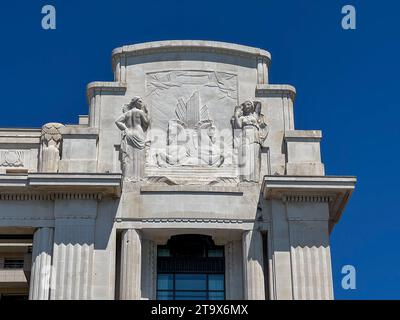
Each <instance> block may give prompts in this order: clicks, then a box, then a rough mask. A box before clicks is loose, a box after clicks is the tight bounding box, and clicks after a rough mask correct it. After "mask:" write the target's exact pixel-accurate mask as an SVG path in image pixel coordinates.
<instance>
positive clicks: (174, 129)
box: [116, 91, 268, 183]
mask: <svg viewBox="0 0 400 320" xmlns="http://www.w3.org/2000/svg"><path fill="white" fill-rule="evenodd" d="M116 125H117V127H118V128H119V129H120V130H121V131H122V142H121V154H122V167H123V175H124V177H125V180H128V181H134V182H136V181H139V180H142V179H143V178H144V177H145V165H146V162H149V163H153V162H154V163H156V165H157V166H158V167H163V168H165V167H167V168H168V167H180V166H187V167H216V168H218V167H221V166H222V165H223V164H224V161H225V156H224V152H223V150H221V148H220V147H219V146H218V144H217V143H216V142H217V138H218V137H217V135H216V134H217V132H216V126H215V121H213V120H212V119H210V114H209V109H208V107H207V105H205V104H204V105H202V103H201V99H200V94H199V92H198V91H194V92H193V93H192V95H191V96H190V97H189V98H188V99H187V100H185V99H184V98H183V97H180V98H179V99H178V100H177V104H176V107H175V119H172V120H169V121H168V128H167V138H166V142H165V144H166V146H165V148H159V149H157V151H156V152H155V153H153V155H152V154H151V153H148V152H146V150H145V149H146V147H150V144H151V141H150V140H148V138H147V131H148V128H149V125H150V118H149V112H148V109H147V107H146V105H145V104H144V102H143V100H142V98H141V97H134V98H133V99H132V100H131V102H130V103H129V104H128V105H126V106H125V107H124V108H123V114H122V115H121V116H120V118H118V119H117V121H116ZM231 125H232V129H233V130H232V131H231V132H232V135H233V140H232V141H233V149H234V150H236V151H237V157H238V160H237V161H235V163H238V167H239V177H240V179H241V181H244V182H255V183H257V182H259V173H260V161H261V159H260V158H261V157H260V154H261V145H262V144H263V142H264V141H265V139H266V137H267V135H268V127H267V125H266V123H265V120H264V115H263V114H262V113H261V103H260V102H258V101H252V100H247V101H245V102H243V103H242V104H241V105H239V106H237V107H235V108H234V116H233V117H232V118H231ZM155 132H157V131H155ZM154 138H159V137H156V136H154V135H153V140H154ZM222 149H223V148H222ZM146 154H147V157H146ZM150 158H154V159H150ZM221 178H222V177H221ZM153 181H154V180H153Z"/></svg>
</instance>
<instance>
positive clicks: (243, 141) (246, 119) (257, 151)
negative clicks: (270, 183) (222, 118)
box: [232, 100, 268, 182]
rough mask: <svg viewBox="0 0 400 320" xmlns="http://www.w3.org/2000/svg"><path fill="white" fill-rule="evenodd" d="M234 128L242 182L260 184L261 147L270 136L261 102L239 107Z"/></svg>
mask: <svg viewBox="0 0 400 320" xmlns="http://www.w3.org/2000/svg"><path fill="white" fill-rule="evenodd" d="M232 127H233V130H234V133H233V135H234V147H235V148H236V149H237V151H238V160H239V172H240V180H241V181H245V182H259V181H260V169H261V167H260V166H261V146H262V144H263V143H264V141H265V139H266V138H267V135H268V126H267V124H266V123H265V120H264V115H263V114H262V113H261V102H259V101H252V100H247V101H245V102H243V103H242V104H241V105H239V106H237V107H236V108H235V111H234V116H233V118H232Z"/></svg>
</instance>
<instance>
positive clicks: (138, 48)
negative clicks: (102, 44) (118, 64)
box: [112, 40, 271, 68]
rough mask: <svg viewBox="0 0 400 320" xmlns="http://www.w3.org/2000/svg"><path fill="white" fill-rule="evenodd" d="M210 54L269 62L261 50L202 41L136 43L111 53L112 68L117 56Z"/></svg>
mask: <svg viewBox="0 0 400 320" xmlns="http://www.w3.org/2000/svg"><path fill="white" fill-rule="evenodd" d="M177 51H185V52H191V51H192V52H212V53H222V54H230V55H237V56H248V57H255V58H256V57H261V58H264V59H266V60H267V63H268V64H269V63H270V61H271V54H270V53H269V52H268V51H266V50H263V49H259V48H254V47H249V46H244V45H238V44H233V43H226V42H219V41H204V40H169V41H155V42H146V43H138V44H134V45H127V46H123V47H119V48H116V49H114V50H113V51H112V61H113V68H114V67H115V61H116V60H117V58H118V56H121V55H125V56H133V55H146V54H151V53H160V52H162V53H166V52H177Z"/></svg>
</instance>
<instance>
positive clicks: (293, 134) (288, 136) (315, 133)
mask: <svg viewBox="0 0 400 320" xmlns="http://www.w3.org/2000/svg"><path fill="white" fill-rule="evenodd" d="M284 138H285V141H304V140H307V141H311V140H315V141H321V139H322V132H321V131H320V130H288V131H285V137H284Z"/></svg>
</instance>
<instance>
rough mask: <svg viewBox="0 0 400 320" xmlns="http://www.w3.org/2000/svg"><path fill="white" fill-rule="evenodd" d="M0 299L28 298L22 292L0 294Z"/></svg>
mask: <svg viewBox="0 0 400 320" xmlns="http://www.w3.org/2000/svg"><path fill="white" fill-rule="evenodd" d="M0 300H3V301H16V300H28V296H27V295H24V294H0Z"/></svg>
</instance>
